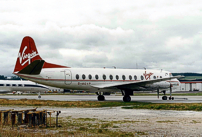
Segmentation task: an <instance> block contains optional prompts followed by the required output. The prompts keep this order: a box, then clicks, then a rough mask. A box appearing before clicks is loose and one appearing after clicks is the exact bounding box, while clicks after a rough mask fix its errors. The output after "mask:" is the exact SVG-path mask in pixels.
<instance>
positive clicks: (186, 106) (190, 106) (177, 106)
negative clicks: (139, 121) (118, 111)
mask: <svg viewBox="0 0 202 137" xmlns="http://www.w3.org/2000/svg"><path fill="white" fill-rule="evenodd" d="M122 108H124V109H154V110H192V111H202V103H172V104H152V103H139V104H136V105H132V106H125V107H122Z"/></svg>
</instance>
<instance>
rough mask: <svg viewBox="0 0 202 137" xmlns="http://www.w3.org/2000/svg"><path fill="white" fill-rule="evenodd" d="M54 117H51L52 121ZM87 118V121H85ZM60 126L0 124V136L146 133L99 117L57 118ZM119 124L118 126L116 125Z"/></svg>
mask: <svg viewBox="0 0 202 137" xmlns="http://www.w3.org/2000/svg"><path fill="white" fill-rule="evenodd" d="M54 120H55V119H52V123H54V122H53V121H54ZM86 120H87V121H86ZM59 124H60V126H61V127H60V128H55V127H49V128H48V129H42V128H35V129H20V130H19V129H18V128H17V127H14V128H13V129H11V128H10V127H6V126H4V127H2V126H0V137H3V136H9V137H14V136H18V137H35V136H37V137H65V136H75V137H77V136H78V137H79V136H84V137H85V136H90V137H100V136H104V137H105V136H106V137H109V136H110V137H134V136H139V135H147V133H146V132H140V131H135V130H134V131H132V132H129V131H123V130H122V128H123V127H124V126H125V125H124V124H125V122H124V123H123V122H122V121H105V122H103V121H101V120H99V119H95V118H93V119H90V118H88V119H86V118H82V119H81V118H71V117H62V118H59ZM117 125H119V126H117Z"/></svg>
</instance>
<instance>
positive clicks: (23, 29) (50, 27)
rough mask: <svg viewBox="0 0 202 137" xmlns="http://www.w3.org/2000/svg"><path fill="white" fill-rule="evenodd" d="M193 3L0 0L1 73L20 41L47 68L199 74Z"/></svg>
mask: <svg viewBox="0 0 202 137" xmlns="http://www.w3.org/2000/svg"><path fill="white" fill-rule="evenodd" d="M198 3H200V1H199V0H193V1H189V0H183V1H181V0H171V1H157V0H151V1H140V0H135V1H134V0H129V1H127V2H123V1H122V0H116V1H115V0H103V1H94V0H87V1H81V0H75V1H69V0H67V1H63V0H61V1H60V2H58V1H55V0H50V1H46V0H45V1H39V0H36V1H31V0H27V1H24V0H17V1H11V0H8V1H1V5H0V20H1V22H0V47H1V52H0V53H1V55H2V56H1V57H0V61H1V62H2V65H1V68H2V69H1V70H2V74H5V75H10V74H11V73H12V70H13V67H14V64H15V61H16V57H17V53H18V51H19V47H20V44H21V41H22V39H23V37H24V36H31V37H32V38H33V39H34V40H35V43H36V45H37V48H38V52H39V53H40V55H41V57H42V58H43V59H45V60H46V61H48V62H50V63H55V64H61V65H67V66H70V67H112V66H116V67H117V68H137V67H138V68H143V67H146V68H151V69H164V70H168V71H171V72H202V71H201V70H202V67H201V61H200V60H201V58H202V55H201V53H200V51H201V49H202V42H201V38H202V26H201V23H202V16H201V15H202V8H201V7H200V4H198ZM7 59H9V61H7ZM5 68H7V69H5Z"/></svg>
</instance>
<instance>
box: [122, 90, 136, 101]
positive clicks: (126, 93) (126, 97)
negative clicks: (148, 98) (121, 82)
mask: <svg viewBox="0 0 202 137" xmlns="http://www.w3.org/2000/svg"><path fill="white" fill-rule="evenodd" d="M121 93H122V95H123V101H124V102H130V101H131V97H130V95H133V91H130V90H129V91H128V90H124V91H122V90H121Z"/></svg>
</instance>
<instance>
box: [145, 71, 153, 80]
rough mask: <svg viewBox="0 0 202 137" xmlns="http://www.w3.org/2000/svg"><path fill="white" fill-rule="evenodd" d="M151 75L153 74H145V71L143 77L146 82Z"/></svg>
mask: <svg viewBox="0 0 202 137" xmlns="http://www.w3.org/2000/svg"><path fill="white" fill-rule="evenodd" d="M153 74H154V73H151V72H150V73H148V74H147V72H146V71H145V73H143V75H144V77H145V79H146V80H148V79H150V77H151V75H153Z"/></svg>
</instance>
